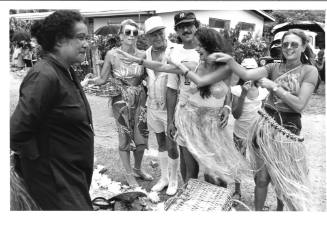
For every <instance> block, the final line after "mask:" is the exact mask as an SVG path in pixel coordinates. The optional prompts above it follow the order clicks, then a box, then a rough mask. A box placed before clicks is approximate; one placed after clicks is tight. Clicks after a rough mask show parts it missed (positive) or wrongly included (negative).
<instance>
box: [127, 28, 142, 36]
mask: <svg viewBox="0 0 327 231" xmlns="http://www.w3.org/2000/svg"><path fill="white" fill-rule="evenodd" d="M124 34H125V35H127V36H132V34H133V36H138V34H139V31H138V30H130V29H126V30H125V31H124Z"/></svg>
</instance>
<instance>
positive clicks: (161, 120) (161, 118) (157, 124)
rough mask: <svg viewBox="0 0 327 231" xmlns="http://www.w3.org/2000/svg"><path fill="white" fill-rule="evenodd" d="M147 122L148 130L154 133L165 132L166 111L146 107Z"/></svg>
mask: <svg viewBox="0 0 327 231" xmlns="http://www.w3.org/2000/svg"><path fill="white" fill-rule="evenodd" d="M147 123H148V128H149V131H153V132H154V133H162V132H165V133H166V132H167V111H166V110H154V109H151V108H148V109H147Z"/></svg>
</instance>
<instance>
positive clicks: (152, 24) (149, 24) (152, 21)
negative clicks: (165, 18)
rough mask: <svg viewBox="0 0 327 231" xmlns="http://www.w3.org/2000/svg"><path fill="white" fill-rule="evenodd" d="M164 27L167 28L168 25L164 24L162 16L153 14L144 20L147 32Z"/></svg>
mask: <svg viewBox="0 0 327 231" xmlns="http://www.w3.org/2000/svg"><path fill="white" fill-rule="evenodd" d="M164 28H166V26H165V25H164V24H163V22H162V18H161V17H160V16H153V17H151V18H148V19H147V20H145V22H144V31H145V33H146V34H150V33H152V32H154V31H156V30H160V29H164Z"/></svg>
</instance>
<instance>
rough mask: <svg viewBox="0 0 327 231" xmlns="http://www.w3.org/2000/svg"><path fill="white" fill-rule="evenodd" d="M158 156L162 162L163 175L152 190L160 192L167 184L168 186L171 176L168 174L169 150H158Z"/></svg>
mask: <svg viewBox="0 0 327 231" xmlns="http://www.w3.org/2000/svg"><path fill="white" fill-rule="evenodd" d="M158 158H159V163H160V170H161V176H160V179H159V181H158V183H156V184H155V185H154V186H153V187H152V189H151V190H152V191H156V192H160V191H161V190H163V189H164V188H165V187H166V186H168V182H169V176H168V152H167V151H165V152H158Z"/></svg>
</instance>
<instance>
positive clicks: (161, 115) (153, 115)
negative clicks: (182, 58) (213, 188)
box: [144, 16, 178, 195]
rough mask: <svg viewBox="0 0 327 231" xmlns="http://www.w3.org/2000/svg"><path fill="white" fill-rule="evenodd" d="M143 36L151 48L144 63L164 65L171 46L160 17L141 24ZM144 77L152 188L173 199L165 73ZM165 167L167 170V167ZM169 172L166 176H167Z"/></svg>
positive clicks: (174, 164)
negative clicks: (154, 175)
mask: <svg viewBox="0 0 327 231" xmlns="http://www.w3.org/2000/svg"><path fill="white" fill-rule="evenodd" d="M144 27H145V34H146V36H147V38H148V40H149V42H150V44H151V47H149V48H148V49H147V50H146V60H150V61H158V62H162V63H167V57H168V56H169V55H170V51H171V50H172V48H173V44H172V43H171V42H169V41H167V38H166V35H165V26H164V24H163V22H162V19H161V17H160V16H153V17H151V18H148V19H147V20H146V21H145V22H144ZM146 71H147V74H148V81H147V86H148V98H147V123H148V128H149V130H150V131H153V132H154V133H155V135H156V139H157V142H158V157H159V162H160V169H161V177H160V179H159V181H158V182H157V184H155V185H154V186H153V188H152V190H153V191H162V190H163V189H164V188H165V187H167V186H168V188H167V191H166V194H167V195H174V194H175V193H176V191H177V188H178V174H177V169H178V152H177V146H176V143H175V142H174V141H173V140H171V139H168V137H167V135H166V132H167V106H166V92H167V87H166V85H167V78H168V75H172V74H168V73H164V72H156V71H153V70H151V69H148V68H147V69H146ZM168 166H169V167H168ZM168 169H169V170H170V174H169V172H168Z"/></svg>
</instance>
